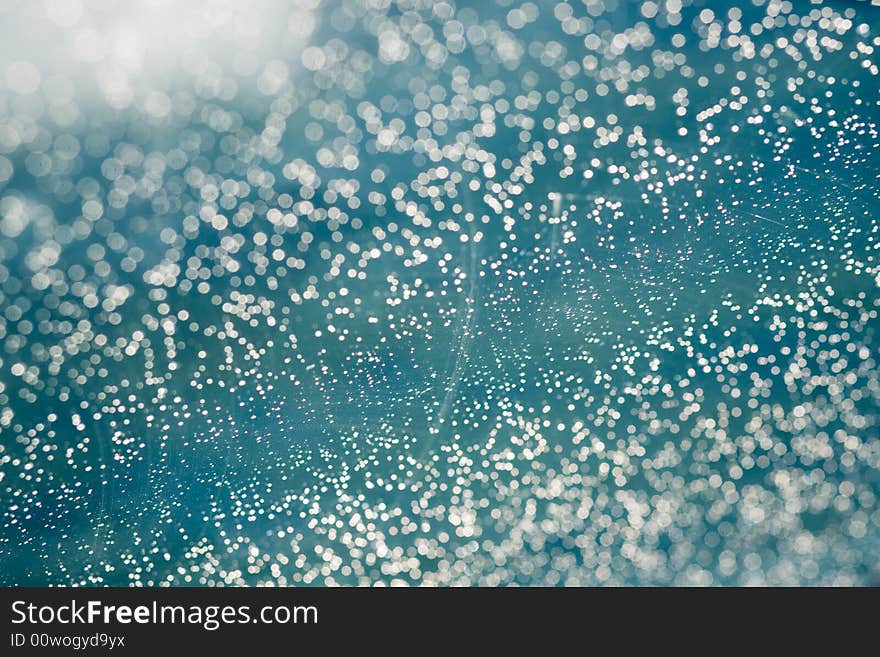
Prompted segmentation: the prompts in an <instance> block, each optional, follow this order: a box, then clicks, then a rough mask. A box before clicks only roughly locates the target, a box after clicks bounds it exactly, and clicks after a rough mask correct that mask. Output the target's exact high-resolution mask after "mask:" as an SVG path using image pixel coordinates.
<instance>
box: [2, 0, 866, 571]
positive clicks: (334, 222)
mask: <svg viewBox="0 0 880 657" xmlns="http://www.w3.org/2000/svg"><path fill="white" fill-rule="evenodd" d="M874 4H876V3H870V2H858V1H853V2H843V1H835V0H827V1H813V2H806V1H804V2H789V1H780V0H748V1H731V2H724V3H719V2H702V1H699V0H646V1H644V2H634V1H629V0H583V1H576V2H575V1H572V2H552V1H550V2H545V1H543V0H540V1H538V0H536V1H534V2H520V1H519V0H494V1H491V2H490V1H486V2H453V1H452V0H438V1H429V0H394V1H392V0H340V1H339V2H330V1H329V0H324V1H323V2H322V1H321V0H294V1H293V2H281V1H277V2H276V1H271V0H264V1H252V2H247V3H245V2H239V3H236V2H221V1H214V0H198V1H193V2H187V3H179V2H170V1H160V2H147V1H146V0H142V1H141V0H138V1H132V2H125V3H115V4H114V3H108V2H104V1H98V0H51V1H47V2H15V1H11V2H9V1H5V2H2V3H0V343H2V344H0V501H2V520H0V582H2V583H3V584H25V583H27V584H83V585H98V584H115V585H128V584H131V585H154V586H155V585H169V584H170V585H181V584H210V585H219V584H225V585H233V584H266V583H273V584H276V585H328V584H345V585H352V584H360V585H365V584H377V583H382V584H395V585H397V584H403V585H422V584H439V585H449V584H480V585H510V584H519V585H586V584H589V585H596V584H609V585H610V584H638V585H656V584H677V585H681V584H688V585H731V584H735V585H742V584H771V585H797V584H834V585H852V584H866V583H872V582H877V581H878V578H880V570H878V568H880V562H878V556H877V555H878V554H880V507H878V504H877V497H878V495H880V431H878V426H880V414H878V404H880V377H878V366H877V365H878V339H880V336H878V334H877V331H878V327H880V322H878V316H877V315H878V306H880V295H878V286H880V262H878V257H880V225H878V214H877V210H878V207H880V193H878V190H880V186H878V173H880V159H878V149H880V138H878V126H877V122H878V118H880V108H878V64H880V57H878V54H880V34H878V26H880V8H878V7H876V6H874Z"/></svg>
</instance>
